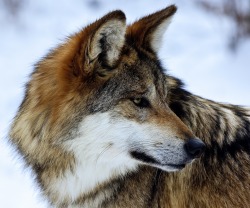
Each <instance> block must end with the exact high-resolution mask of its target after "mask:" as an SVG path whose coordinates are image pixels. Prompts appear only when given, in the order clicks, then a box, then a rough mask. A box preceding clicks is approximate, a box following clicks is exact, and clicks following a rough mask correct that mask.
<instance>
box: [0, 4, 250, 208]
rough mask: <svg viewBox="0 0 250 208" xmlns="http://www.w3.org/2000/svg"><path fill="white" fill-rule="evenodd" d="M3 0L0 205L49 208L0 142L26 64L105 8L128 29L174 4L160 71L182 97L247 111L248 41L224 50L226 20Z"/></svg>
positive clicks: (182, 11)
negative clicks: (181, 86)
mask: <svg viewBox="0 0 250 208" xmlns="http://www.w3.org/2000/svg"><path fill="white" fill-rule="evenodd" d="M246 1H247V0H246ZM6 2H9V3H11V2H12V3H13V2H14V3H15V1H13V0H9V1H8V0H1V1H0V72H1V76H0V207H3V208H38V207H39V208H44V207H47V206H48V205H47V204H46V202H45V200H44V199H43V198H42V197H41V196H40V195H39V191H38V189H37V187H36V185H35V183H34V182H33V180H32V176H31V173H30V171H29V169H24V166H23V163H22V161H21V160H20V159H18V157H16V155H15V154H14V153H13V151H12V149H11V147H10V146H9V145H8V144H7V139H6V137H7V134H8V128H9V124H10V122H11V119H12V118H13V116H14V115H15V112H16V111H17V108H18V106H19V104H20V103H21V101H22V98H23V95H24V85H25V83H26V81H27V80H28V76H29V74H30V73H31V72H32V70H33V64H35V63H36V62H37V61H38V60H39V59H40V58H41V57H42V56H44V55H45V54H46V53H47V52H48V50H49V49H50V48H52V47H54V46H56V45H57V44H58V43H59V42H60V41H62V40H63V39H64V38H65V37H66V36H67V35H70V34H72V33H74V32H76V31H78V30H79V29H81V28H82V27H84V26H85V25H86V24H88V23H91V22H92V21H94V20H96V19H97V18H99V17H101V16H102V15H104V14H105V13H107V12H109V11H111V10H115V9H121V10H123V11H124V12H125V13H126V15H127V22H128V23H130V22H133V21H134V20H136V19H138V18H140V17H142V16H144V15H147V14H149V13H153V12H155V11H157V10H160V9H162V8H164V7H166V6H168V5H170V4H171V3H174V4H176V5H177V6H178V12H177V13H176V15H175V18H174V19H173V21H172V24H171V25H170V27H169V29H168V31H167V32H166V35H165V37H164V40H165V42H164V44H163V46H162V49H161V50H160V52H159V54H160V58H161V60H162V61H163V63H164V66H165V67H166V69H167V72H168V73H170V74H171V75H175V76H177V77H179V78H181V79H182V80H183V81H184V83H186V88H187V89H188V90H189V91H191V92H193V93H195V94H198V95H200V96H203V97H206V98H209V99H212V100H216V101H220V102H230V103H233V104H240V105H250V96H249V92H250V84H249V80H248V79H249V78H250V41H249V40H247V39H246V40H244V41H241V42H240V43H239V44H238V46H237V49H235V50H231V49H230V48H229V47H228V45H229V42H230V37H231V34H232V31H233V30H234V29H235V28H234V26H233V24H232V22H231V21H230V18H227V17H224V16H217V15H214V14H212V13H208V12H206V11H205V10H203V9H201V7H200V6H199V4H196V3H195V0H194V1H185V0H172V1H167V0H157V1H155V0H119V1H118V0H99V1H98V0H71V1H69V0H54V1H51V0H43V1H31V0H23V1H22V3H20V2H21V0H20V2H19V4H13V5H11V4H9V5H8V3H7V4H6ZM16 2H18V1H16ZM213 2H216V1H213ZM6 5H7V6H6Z"/></svg>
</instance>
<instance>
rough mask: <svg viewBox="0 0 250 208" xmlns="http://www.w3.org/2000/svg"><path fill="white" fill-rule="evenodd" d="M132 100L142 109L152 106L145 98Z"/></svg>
mask: <svg viewBox="0 0 250 208" xmlns="http://www.w3.org/2000/svg"><path fill="white" fill-rule="evenodd" d="M131 100H132V102H133V103H134V104H135V105H136V106H138V107H140V108H147V107H149V106H150V103H149V101H148V100H147V99H146V98H144V97H138V98H132V99H131Z"/></svg>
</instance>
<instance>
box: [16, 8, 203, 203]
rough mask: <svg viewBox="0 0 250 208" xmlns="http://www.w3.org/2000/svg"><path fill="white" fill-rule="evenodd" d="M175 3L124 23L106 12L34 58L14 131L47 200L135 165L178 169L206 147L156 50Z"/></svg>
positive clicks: (116, 14) (120, 15) (74, 195)
mask: <svg viewBox="0 0 250 208" xmlns="http://www.w3.org/2000/svg"><path fill="white" fill-rule="evenodd" d="M175 11H176V7H175V6H170V7H168V8H166V9H164V10H162V11H159V12H157V13H155V14H152V15H149V16H147V17H144V18H142V19H140V20H138V21H137V22H135V23H134V24H132V25H130V26H128V27H127V26H126V22H125V15H124V13H123V12H121V11H114V12H111V13H109V14H107V15H106V16H104V17H103V18H101V19H99V20H97V21H96V22H94V23H93V24H90V25H89V26H87V27H86V28H84V29H83V30H82V31H80V32H79V33H76V34H75V35H73V36H71V37H70V38H69V39H68V40H67V41H66V42H65V43H64V44H62V45H61V46H59V47H58V48H56V49H54V50H53V51H52V52H51V53H50V54H49V55H48V56H47V57H46V58H44V59H43V60H41V61H40V62H39V63H38V64H37V66H36V70H35V71H34V73H33V74H32V76H31V81H30V82H29V83H28V85H27V91H26V97H25V99H24V101H23V103H22V105H21V107H20V110H19V112H18V114H17V116H16V118H15V121H14V124H13V127H12V131H11V137H12V138H13V142H14V143H15V144H16V145H17V146H18V148H19V150H20V152H21V153H22V154H23V155H24V156H25V158H26V161H27V162H28V163H29V164H31V166H32V167H33V169H34V170H35V172H36V173H37V175H38V176H37V177H38V180H39V181H40V183H42V187H44V189H45V192H46V193H47V194H48V195H51V198H52V199H51V200H52V201H58V200H59V198H64V199H65V198H69V200H72V199H76V198H77V197H78V196H79V194H80V193H82V192H85V193H86V192H89V191H91V190H93V188H94V187H96V186H97V185H100V184H102V183H103V182H105V181H106V180H108V179H109V178H111V177H115V176H117V175H122V174H126V173H127V172H129V171H132V170H135V169H136V167H137V166H138V165H139V164H147V165H150V166H153V167H158V168H160V169H162V170H165V171H169V172H170V171H176V170H180V169H182V168H183V167H184V166H185V164H187V163H189V162H191V161H192V160H193V159H194V158H196V157H199V156H200V155H201V153H202V152H203V150H204V144H203V143H202V142H201V141H200V140H199V139H196V138H195V136H194V135H193V134H192V132H191V131H190V130H189V129H188V127H187V126H185V125H184V123H182V121H181V120H180V119H179V118H178V117H177V116H176V115H175V114H174V113H173V112H172V111H171V110H170V108H169V106H168V104H167V103H166V100H167V99H168V83H167V82H166V79H165V75H164V73H163V69H162V67H161V64H160V62H159V60H158V58H157V52H158V49H159V46H160V45H161V39H162V36H163V33H164V31H165V29H166V27H167V25H168V24H169V22H170V19H171V16H172V15H173V14H174V13H175ZM48 175H49V176H50V177H49V179H48V178H46V176H48ZM52 184H53V185H52ZM65 187H67V188H66V190H65ZM58 193H60V194H59V195H58Z"/></svg>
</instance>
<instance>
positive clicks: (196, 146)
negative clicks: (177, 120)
mask: <svg viewBox="0 0 250 208" xmlns="http://www.w3.org/2000/svg"><path fill="white" fill-rule="evenodd" d="M205 147H206V146H205V144H204V143H203V142H202V141H201V140H199V139H189V140H188V141H187V142H186V144H185V149H186V151H187V152H188V153H189V154H190V155H191V156H192V157H194V158H198V157H200V156H201V154H202V153H203V152H204V150H205Z"/></svg>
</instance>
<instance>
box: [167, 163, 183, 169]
mask: <svg viewBox="0 0 250 208" xmlns="http://www.w3.org/2000/svg"><path fill="white" fill-rule="evenodd" d="M166 166H169V167H171V168H174V169H183V168H185V166H186V164H180V165H175V164H167V165H166Z"/></svg>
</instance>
